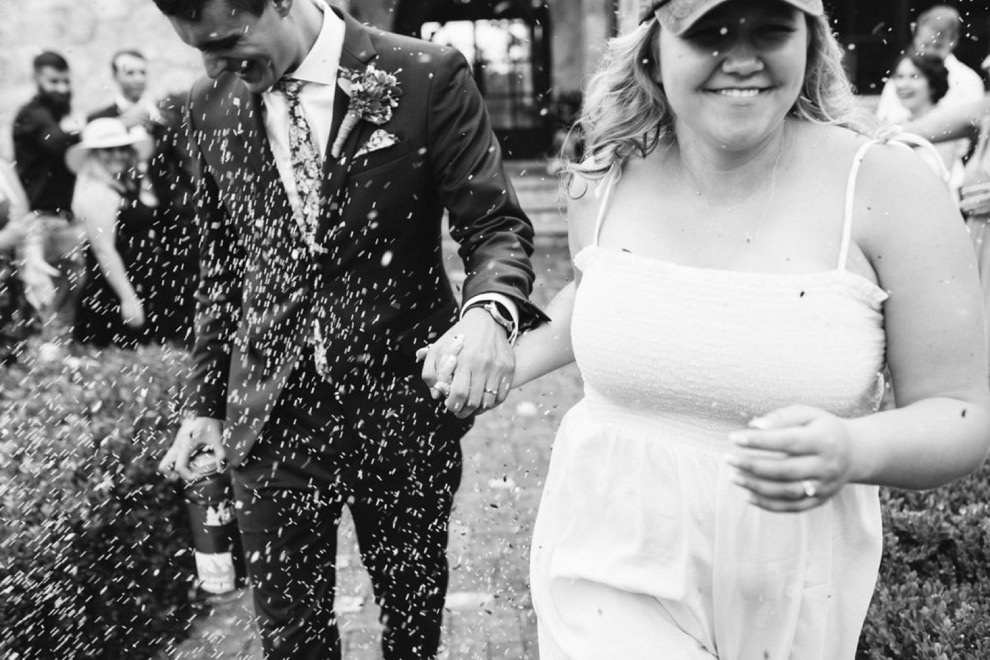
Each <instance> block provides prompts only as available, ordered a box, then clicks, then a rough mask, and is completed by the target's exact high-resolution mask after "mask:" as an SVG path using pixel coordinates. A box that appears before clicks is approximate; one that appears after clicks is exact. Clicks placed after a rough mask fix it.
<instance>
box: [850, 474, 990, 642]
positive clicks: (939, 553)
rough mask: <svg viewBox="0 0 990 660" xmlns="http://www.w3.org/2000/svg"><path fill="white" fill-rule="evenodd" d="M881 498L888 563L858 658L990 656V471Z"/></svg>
mask: <svg viewBox="0 0 990 660" xmlns="http://www.w3.org/2000/svg"><path fill="white" fill-rule="evenodd" d="M881 501H882V504H883V511H884V551H883V563H882V564H881V566H880V579H879V583H878V585H877V589H876V591H875V593H874V595H873V602H872V603H871V605H870V610H869V613H868V614H867V616H866V624H865V626H864V627H863V634H862V635H861V636H860V643H859V651H858V653H857V659H858V660H887V659H890V660H905V659H910V660H949V659H950V658H951V659H952V660H956V659H959V660H978V659H980V660H982V659H985V658H990V579H988V577H990V467H988V466H984V467H983V468H982V469H981V470H979V471H978V472H976V473H975V474H973V475H971V476H969V477H967V478H965V479H962V480H960V481H958V482H956V483H954V484H951V485H949V486H946V487H944V488H940V489H937V490H933V491H926V492H920V493H916V492H903V491H891V490H886V489H885V490H882V491H881Z"/></svg>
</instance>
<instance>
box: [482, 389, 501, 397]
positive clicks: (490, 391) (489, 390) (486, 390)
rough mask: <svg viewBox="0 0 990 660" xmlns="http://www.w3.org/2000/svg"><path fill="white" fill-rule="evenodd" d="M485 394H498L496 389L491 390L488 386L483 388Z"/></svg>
mask: <svg viewBox="0 0 990 660" xmlns="http://www.w3.org/2000/svg"><path fill="white" fill-rule="evenodd" d="M485 394H494V395H496V396H498V390H493V389H490V388H488V387H486V388H485Z"/></svg>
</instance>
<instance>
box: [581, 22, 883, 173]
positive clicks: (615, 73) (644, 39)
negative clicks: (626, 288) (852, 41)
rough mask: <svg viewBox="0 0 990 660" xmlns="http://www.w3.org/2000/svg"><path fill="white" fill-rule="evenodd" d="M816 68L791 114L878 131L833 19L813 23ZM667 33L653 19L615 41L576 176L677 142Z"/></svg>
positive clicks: (809, 70)
mask: <svg viewBox="0 0 990 660" xmlns="http://www.w3.org/2000/svg"><path fill="white" fill-rule="evenodd" d="M807 21H808V30H809V34H810V38H809V43H808V63H807V67H806V69H805V74H804V84H803V85H802V88H801V94H800V96H799V97H798V99H797V101H796V102H795V104H794V107H792V108H791V110H790V115H791V116H793V117H797V118H799V119H803V120H805V121H811V122H815V123H820V124H832V125H836V126H843V127H846V128H849V129H852V130H854V131H857V132H860V133H869V132H870V131H871V130H872V128H873V127H872V126H871V124H870V122H869V120H868V119H867V115H866V113H865V112H864V111H861V110H860V109H858V107H857V105H856V101H855V98H854V97H853V92H852V86H851V85H850V83H849V79H848V78H847V77H846V74H845V71H844V70H843V68H842V48H841V47H840V46H839V43H838V41H836V39H835V36H834V35H833V34H832V30H831V29H830V28H829V25H828V19H827V17H825V16H820V17H815V16H807ZM659 30H660V25H659V22H658V21H657V20H655V19H654V20H650V21H649V22H648V23H646V24H645V25H641V26H640V27H639V28H637V29H636V30H633V31H632V32H630V33H629V34H626V35H623V36H619V37H616V38H614V39H612V40H610V41H609V43H608V45H607V47H606V52H605V56H604V58H603V60H602V63H601V65H600V66H599V68H598V71H597V72H596V73H595V75H594V76H593V77H592V78H591V81H590V82H589V84H588V88H587V90H586V92H585V98H584V105H583V108H582V110H581V116H580V118H579V120H578V127H579V129H580V130H581V132H582V133H583V137H584V158H583V159H582V160H581V161H572V162H569V163H568V165H567V171H568V172H569V173H570V174H575V173H577V174H581V175H583V176H586V177H590V178H597V177H600V176H603V175H604V174H605V173H606V172H608V171H609V169H611V167H612V166H613V165H615V164H620V165H621V164H622V163H623V162H625V160H626V159H628V158H630V157H632V156H638V157H641V158H642V157H645V156H647V155H648V154H649V153H650V152H652V151H653V150H654V149H656V148H657V146H659V145H660V144H664V145H671V144H673V143H674V140H675V137H674V131H673V127H674V122H675V117H674V113H673V111H672V110H671V108H670V105H669V103H668V102H667V97H666V95H665V93H664V90H663V86H662V85H660V84H659V83H658V82H657V80H658V79H659V77H660V75H659V74H660V68H659V63H658V62H657V55H656V42H657V36H658V33H659Z"/></svg>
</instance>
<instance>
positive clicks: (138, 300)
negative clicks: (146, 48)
mask: <svg viewBox="0 0 990 660" xmlns="http://www.w3.org/2000/svg"><path fill="white" fill-rule="evenodd" d="M151 147H152V143H151V138H150V137H149V136H148V134H147V133H146V132H145V131H144V130H143V129H141V128H133V129H131V130H128V129H127V127H126V126H124V124H123V122H121V121H120V120H119V119H115V118H100V119H94V120H93V121H91V122H90V123H89V124H87V125H86V127H85V128H84V129H83V133H82V140H81V141H80V142H79V143H78V144H76V145H74V146H72V147H70V148H69V150H68V151H67V152H66V154H65V162H66V164H67V165H68V166H69V168H70V169H71V170H72V171H74V172H76V173H77V175H78V176H77V178H76V187H75V191H74V193H73V197H72V212H73V213H74V214H75V216H76V217H77V218H80V219H81V220H82V223H83V227H84V228H85V231H86V238H87V240H88V249H87V253H86V278H87V279H86V284H85V285H84V287H83V290H82V292H81V293H80V296H79V302H78V305H77V309H76V317H75V324H74V326H73V337H74V338H75V339H76V340H77V341H80V342H83V343H88V344H93V345H96V346H109V345H114V346H120V347H122V348H134V347H135V346H137V345H138V344H144V343H147V342H148V341H149V340H150V339H151V333H150V332H149V330H148V324H147V322H146V321H147V319H146V315H145V305H144V302H143V300H144V299H145V298H146V296H147V292H148V291H149V290H150V288H151V287H152V282H151V281H150V280H151V278H150V274H151V272H150V271H151V268H150V267H151V265H152V252H153V250H154V243H153V221H154V209H155V205H156V204H155V200H154V196H153V195H151V194H150V193H149V192H148V190H147V188H146V187H145V186H143V185H142V179H141V177H140V173H139V165H140V164H141V163H143V162H144V161H145V160H147V158H148V156H149V155H150V153H151Z"/></svg>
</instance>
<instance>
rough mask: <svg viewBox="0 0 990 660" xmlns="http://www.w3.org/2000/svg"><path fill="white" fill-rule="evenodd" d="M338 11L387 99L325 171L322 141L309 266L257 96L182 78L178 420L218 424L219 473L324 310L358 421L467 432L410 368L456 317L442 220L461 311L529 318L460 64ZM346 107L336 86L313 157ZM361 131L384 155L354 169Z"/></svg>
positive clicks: (526, 285) (349, 46) (515, 231)
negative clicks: (472, 306) (188, 367)
mask: <svg viewBox="0 0 990 660" xmlns="http://www.w3.org/2000/svg"><path fill="white" fill-rule="evenodd" d="M335 11H339V10H335ZM339 13H341V14H342V15H343V18H344V20H345V24H346V33H345V35H346V36H345V41H344V48H343V55H342V59H341V66H342V67H347V68H350V69H359V70H363V69H364V68H365V67H367V65H369V64H371V63H374V65H375V66H376V67H377V68H378V69H381V70H383V71H386V72H390V73H393V74H395V75H396V76H397V77H398V79H399V85H400V87H401V91H402V97H401V99H400V101H399V106H398V107H397V108H396V109H395V112H394V116H393V118H392V119H391V121H389V122H388V123H386V124H384V125H382V126H376V125H374V124H371V123H368V122H365V121H362V122H361V123H359V124H358V125H357V127H356V128H355V129H354V130H353V132H351V134H350V135H349V137H348V138H347V140H346V144H345V146H344V150H343V154H342V155H341V157H340V158H339V159H334V158H332V156H331V154H330V149H329V145H328V148H327V150H326V159H325V163H324V177H325V178H324V181H323V185H322V197H323V200H324V202H323V204H324V206H323V218H322V222H321V226H320V229H319V231H318V234H317V239H318V240H319V241H320V243H322V244H323V245H324V246H325V247H326V248H327V250H328V251H327V253H326V254H322V255H319V256H318V257H316V258H314V257H312V256H310V255H309V254H308V252H307V251H306V249H305V246H304V244H303V243H302V241H301V240H300V239H299V238H298V235H297V233H296V230H295V229H294V221H293V219H292V212H291V209H290V205H289V200H288V197H287V195H286V193H285V190H284V187H283V184H282V182H281V180H280V178H279V174H278V171H277V168H276V165H275V161H274V158H273V156H272V154H271V149H270V147H269V144H268V140H267V134H266V132H265V127H264V123H263V116H262V113H263V110H262V107H263V102H262V99H261V97H260V95H253V94H251V93H249V91H248V90H247V88H246V87H245V86H244V84H243V83H242V82H241V81H240V80H239V79H238V78H237V77H236V76H233V75H229V74H224V75H222V76H221V77H220V78H218V79H217V80H216V81H210V80H202V81H200V82H198V83H197V84H196V85H195V86H194V87H193V91H192V95H191V97H190V105H189V117H190V128H191V130H192V135H193V142H194V143H195V145H197V146H198V148H199V152H200V158H201V171H202V173H203V176H202V178H201V185H200V189H199V193H198V197H199V200H198V204H199V219H200V223H201V225H200V228H201V231H202V233H203V242H202V244H201V264H202V269H201V281H200V287H199V290H198V293H197V297H198V301H199V307H198V313H197V317H198V318H197V341H196V345H195V349H194V351H193V357H194V363H195V368H194V374H193V385H194V389H195V399H194V401H193V409H194V412H195V413H196V414H198V415H202V416H209V417H215V418H219V419H226V421H227V424H228V425H227V430H228V431H229V435H227V436H225V437H226V443H227V445H228V446H227V452H228V458H229V459H230V460H231V462H232V463H233V464H234V465H238V464H239V463H240V461H241V460H242V459H243V457H244V456H245V455H246V454H247V452H248V451H249V449H250V447H251V444H252V443H253V442H254V439H255V437H256V436H257V433H258V432H259V430H260V428H261V426H262V425H263V423H264V422H265V420H266V419H267V417H268V416H269V413H270V411H271V408H272V405H273V404H274V402H275V400H276V398H277V397H278V394H279V392H280V391H281V389H282V387H283V386H284V384H285V381H286V379H287V377H288V375H289V374H290V373H291V371H292V370H293V368H294V366H295V364H296V361H297V360H299V359H313V358H312V352H313V349H312V348H311V347H310V346H309V345H308V344H307V338H308V336H309V328H310V320H311V318H312V314H313V310H314V308H315V307H316V306H322V307H323V309H325V310H326V312H327V315H326V318H327V320H328V325H329V327H328V328H324V331H325V332H326V334H327V335H328V337H327V344H328V351H327V359H328V361H329V363H330V365H331V375H330V382H331V384H332V386H333V387H334V388H335V391H336V392H337V395H338V396H339V397H340V398H341V399H342V400H347V399H348V398H352V399H354V400H364V401H366V402H367V401H368V400H369V399H368V396H369V393H371V392H374V393H376V394H377V395H379V396H377V397H375V400H377V401H378V402H379V404H380V403H382V402H385V401H387V402H389V405H387V406H385V409H381V410H377V409H375V408H376V406H373V405H366V406H364V407H363V411H364V412H363V413H362V414H363V415H364V416H366V417H367V421H369V423H371V426H372V427H373V426H375V423H376V422H381V421H382V419H384V418H385V417H386V416H388V417H390V418H392V419H397V420H399V422H398V423H400V424H401V425H402V427H403V429H404V431H407V432H408V433H411V434H414V433H430V432H434V431H438V430H439V431H443V430H445V429H446V430H451V429H453V430H455V431H457V432H463V431H464V430H466V429H467V428H468V427H469V425H470V422H467V423H465V422H464V421H462V420H457V419H455V418H454V417H453V416H452V415H448V414H446V413H440V412H439V410H438V407H437V404H436V403H435V402H433V401H432V400H431V398H430V397H429V394H428V390H427V389H426V387H425V386H424V385H422V383H421V382H419V379H418V373H419V371H420V367H419V365H417V364H416V362H415V359H414V352H415V350H416V348H418V347H420V346H423V345H425V344H426V343H428V342H429V341H430V340H431V339H434V338H436V337H437V336H439V335H440V334H441V333H443V332H444V331H446V330H447V329H448V328H449V327H450V326H451V325H452V324H453V323H454V322H455V321H456V318H457V314H458V310H457V302H456V301H455V298H454V296H453V294H452V292H451V287H450V284H449V282H448V279H447V276H446V274H445V272H444V267H443V263H442V255H441V218H442V215H443V211H444V208H446V209H448V211H449V214H450V227H451V234H452V236H453V237H454V239H455V240H457V241H458V242H459V243H460V250H459V253H460V256H461V258H462V259H463V261H464V264H465V270H466V274H467V279H466V280H465V282H464V285H463V291H462V295H463V296H464V299H465V300H466V299H468V298H470V297H472V296H474V295H477V294H479V293H484V292H498V293H502V294H504V295H507V296H510V297H511V298H513V299H515V300H516V301H517V302H518V304H519V308H520V311H521V315H522V320H523V326H524V327H526V326H528V325H532V324H533V323H535V322H537V321H538V320H540V319H542V318H545V317H543V315H542V314H541V313H540V312H539V310H538V309H536V308H535V307H534V306H532V305H531V304H530V303H529V302H527V298H528V296H529V293H530V290H531V287H532V281H533V272H532V268H531V266H530V262H529V256H530V255H531V254H532V250H533V245H532V238H533V230H532V226H531V224H530V223H529V220H528V219H527V218H526V216H525V214H524V213H523V212H522V210H521V209H520V208H519V205H518V202H517V199H516V196H515V193H514V192H513V189H512V187H511V184H510V182H509V181H508V179H507V177H506V174H505V172H504V171H503V169H502V166H501V151H500V149H499V146H498V143H497V142H496V140H495V138H494V136H493V134H492V130H491V125H490V121H489V118H488V115H487V112H486V110H485V106H484V101H483V99H482V98H481V95H480V94H479V92H478V90H477V88H476V87H475V84H474V82H473V80H472V78H471V73H470V69H469V67H468V65H467V62H466V61H465V59H464V57H463V56H462V55H461V54H460V53H459V52H457V51H456V50H453V49H448V48H441V47H438V46H435V45H432V44H428V43H426V42H423V41H419V40H415V39H410V38H407V37H401V36H398V35H394V34H390V33H387V32H382V31H379V30H374V29H370V28H367V27H365V26H362V25H360V24H359V23H357V22H356V21H355V20H353V19H352V18H351V17H350V16H347V15H346V14H343V13H342V12H339ZM347 100H348V97H347V96H346V95H345V94H344V93H343V92H342V91H341V90H340V89H339V88H338V90H337V95H336V104H335V109H334V116H333V126H332V129H331V136H330V144H333V141H334V139H335V137H336V135H337V133H338V131H339V127H340V123H341V121H342V119H343V117H344V115H345V111H346V104H347ZM379 128H381V129H384V130H387V131H389V132H390V133H392V134H394V135H395V136H396V137H397V138H398V142H397V144H395V145H393V146H391V147H388V148H385V149H381V150H377V151H372V152H370V153H367V154H365V155H362V156H359V157H355V155H354V154H355V153H356V152H357V151H358V150H359V148H360V147H361V146H362V145H363V144H364V143H365V142H366V141H367V140H368V138H369V136H370V135H371V134H372V133H373V132H374V131H375V130H376V129H379ZM413 382H415V383H416V385H412V383H413ZM383 393H384V394H385V396H381V395H382V394H383ZM390 393H391V394H394V397H395V398H390V396H389V394H390ZM378 407H380V406H378Z"/></svg>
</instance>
